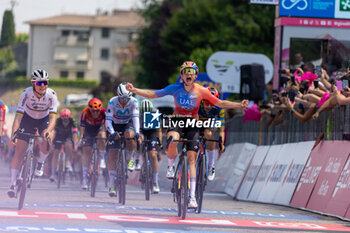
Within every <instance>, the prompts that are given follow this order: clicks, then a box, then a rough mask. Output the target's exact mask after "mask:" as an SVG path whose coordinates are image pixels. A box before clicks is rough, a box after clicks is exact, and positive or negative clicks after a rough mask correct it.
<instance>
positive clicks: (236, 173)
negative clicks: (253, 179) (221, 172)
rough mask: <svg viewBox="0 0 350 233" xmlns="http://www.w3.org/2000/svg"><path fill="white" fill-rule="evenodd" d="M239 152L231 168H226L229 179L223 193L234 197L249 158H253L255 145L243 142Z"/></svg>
mask: <svg viewBox="0 0 350 233" xmlns="http://www.w3.org/2000/svg"><path fill="white" fill-rule="evenodd" d="M243 145H244V146H243V148H242V150H241V153H239V155H238V156H236V157H235V158H236V161H234V163H232V168H231V170H227V176H228V177H229V180H228V181H227V184H226V187H225V193H227V194H229V195H231V196H232V197H235V196H236V194H237V191H238V188H239V186H240V185H241V182H242V180H243V177H244V173H245V171H246V169H247V167H248V166H249V163H250V161H251V159H252V158H253V155H254V152H255V150H256V147H257V146H256V145H253V144H250V143H244V144H243Z"/></svg>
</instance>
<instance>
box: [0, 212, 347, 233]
mask: <svg viewBox="0 0 350 233" xmlns="http://www.w3.org/2000/svg"><path fill="white" fill-rule="evenodd" d="M0 217H4V218H8V217H9V218H26V219H65V220H74V219H75V220H88V221H116V222H143V223H163V224H164V223H166V224H192V225H217V226H232V227H252V228H274V229H299V230H319V231H347V232H350V227H345V226H341V225H337V224H314V223H298V222H272V221H252V220H231V219H210V218H187V219H185V220H182V219H181V218H178V217H158V216H154V217H152V216H151V217H150V216H142V215H139V216H134V215H121V214H104V213H68V212H67V213H65V212H43V211H8V210H0Z"/></svg>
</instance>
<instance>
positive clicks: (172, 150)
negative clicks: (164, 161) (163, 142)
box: [166, 128, 181, 179]
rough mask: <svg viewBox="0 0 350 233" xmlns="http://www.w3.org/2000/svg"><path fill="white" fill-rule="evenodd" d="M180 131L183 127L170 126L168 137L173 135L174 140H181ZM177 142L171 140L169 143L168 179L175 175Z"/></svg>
mask: <svg viewBox="0 0 350 233" xmlns="http://www.w3.org/2000/svg"><path fill="white" fill-rule="evenodd" d="M180 133H181V129H179V128H169V130H168V133H167V139H168V138H170V137H172V138H173V140H179V139H180ZM177 144H178V142H171V143H170V144H169V147H168V150H167V151H166V153H167V154H168V169H167V173H166V177H167V178H168V179H173V178H174V175H175V167H174V163H175V159H176V156H177Z"/></svg>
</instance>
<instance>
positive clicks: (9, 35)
mask: <svg viewBox="0 0 350 233" xmlns="http://www.w3.org/2000/svg"><path fill="white" fill-rule="evenodd" d="M14 42H15V23H14V18H13V14H12V10H6V11H5V12H4V16H3V18H2V27H1V37H0V48H2V47H6V46H9V45H12V44H14Z"/></svg>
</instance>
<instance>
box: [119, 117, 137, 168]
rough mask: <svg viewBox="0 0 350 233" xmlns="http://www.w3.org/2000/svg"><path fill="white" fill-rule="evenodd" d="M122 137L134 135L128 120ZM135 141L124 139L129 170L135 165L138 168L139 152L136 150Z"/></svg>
mask: <svg viewBox="0 0 350 233" xmlns="http://www.w3.org/2000/svg"><path fill="white" fill-rule="evenodd" d="M123 132H124V137H125V138H132V137H134V136H135V130H134V127H133V126H132V122H131V121H130V122H129V123H128V124H127V125H126V126H125V128H124V130H123ZM136 149H137V148H136V141H135V140H127V141H126V154H127V159H129V162H128V169H129V170H130V171H133V170H135V168H136V166H137V169H138V170H139V168H140V166H139V162H140V153H139V152H138V151H136Z"/></svg>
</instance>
